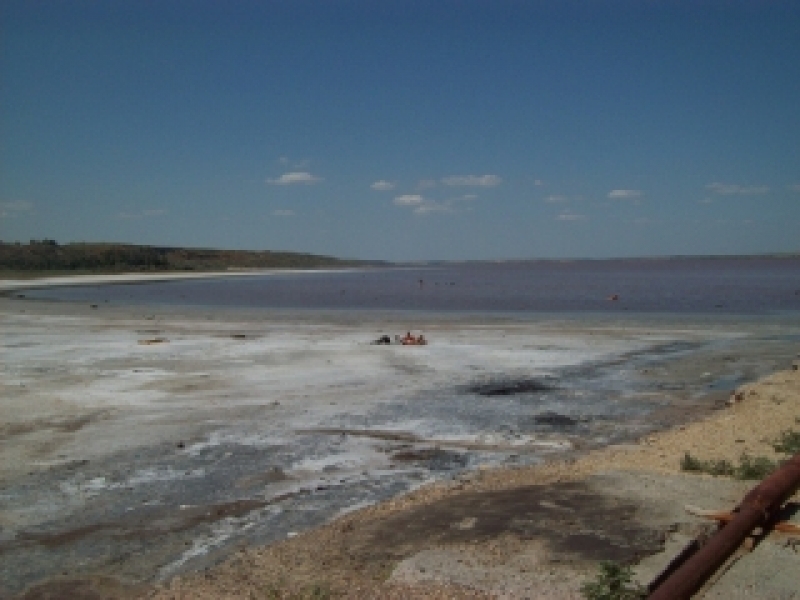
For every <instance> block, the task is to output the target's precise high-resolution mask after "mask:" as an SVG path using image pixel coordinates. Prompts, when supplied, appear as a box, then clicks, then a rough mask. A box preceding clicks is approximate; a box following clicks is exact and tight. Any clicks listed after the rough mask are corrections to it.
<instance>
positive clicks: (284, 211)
mask: <svg viewBox="0 0 800 600" xmlns="http://www.w3.org/2000/svg"><path fill="white" fill-rule="evenodd" d="M272 215H273V216H275V217H293V216H294V211H293V210H291V209H288V208H279V209H277V210H273V211H272Z"/></svg>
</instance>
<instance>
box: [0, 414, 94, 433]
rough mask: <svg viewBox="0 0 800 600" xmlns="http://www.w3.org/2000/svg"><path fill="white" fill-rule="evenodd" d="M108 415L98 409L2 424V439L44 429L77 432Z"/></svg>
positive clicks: (0, 428) (0, 426)
mask: <svg viewBox="0 0 800 600" xmlns="http://www.w3.org/2000/svg"><path fill="white" fill-rule="evenodd" d="M108 415H109V413H108V411H98V412H93V413H88V414H85V415H79V416H75V417H61V418H59V417H55V418H49V419H36V420H33V421H25V422H21V423H9V424H7V425H0V440H2V439H7V438H11V437H14V436H18V435H26V434H29V433H35V432H37V431H40V430H43V429H47V430H51V431H57V432H60V433H75V432H76V431H79V430H81V429H83V428H84V427H86V426H87V425H89V424H90V423H92V422H93V421H96V420H99V419H102V418H105V417H107V416H108Z"/></svg>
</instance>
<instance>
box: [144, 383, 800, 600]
mask: <svg viewBox="0 0 800 600" xmlns="http://www.w3.org/2000/svg"><path fill="white" fill-rule="evenodd" d="M737 394H738V396H739V398H740V400H739V401H737V402H735V403H733V404H732V405H731V406H730V407H729V408H726V409H724V410H722V411H721V412H718V413H716V414H714V415H712V416H709V417H707V418H704V419H702V420H700V421H697V422H694V423H689V424H687V425H685V426H680V427H678V428H676V429H673V430H670V431H665V432H661V433H657V434H653V435H649V436H647V437H646V438H644V439H642V440H641V441H640V443H638V444H635V445H627V446H622V447H620V446H618V447H608V448H605V449H601V450H597V451H594V452H591V453H589V454H587V455H585V456H583V457H580V458H578V459H577V460H575V461H568V462H552V463H548V464H545V465H541V466H537V467H533V468H525V469H513V470H492V471H484V472H479V473H476V474H474V475H473V476H470V477H469V478H466V479H464V480H463V481H461V482H459V483H456V484H450V485H435V486H431V487H427V488H424V489H421V490H419V491H417V492H414V493H412V494H409V495H407V496H404V497H402V498H398V499H396V500H393V501H391V502H387V503H384V504H382V505H379V506H375V507H371V508H368V509H365V510H363V511H360V512H358V513H355V514H352V515H349V516H347V517H344V518H341V519H339V520H337V521H335V522H333V523H331V524H329V525H327V526H325V527H323V528H321V529H319V530H316V531H313V532H309V533H308V534H305V535H301V536H298V537H296V538H294V539H291V540H287V541H286V542H283V543H280V544H276V545H274V546H272V547H269V548H263V549H253V548H250V549H245V550H243V551H242V552H241V553H240V554H239V555H238V556H237V557H236V558H234V559H232V560H230V561H229V562H227V563H225V564H224V565H221V566H220V567H218V568H215V569H212V570H209V571H207V572H205V573H202V574H198V575H195V576H189V577H182V578H176V579H175V580H173V581H171V582H169V583H167V584H165V585H164V586H162V587H160V588H158V589H156V590H153V591H150V592H148V593H146V594H144V596H143V597H146V598H159V599H167V598H187V599H188V598H198V599H200V598H248V597H261V596H259V594H264V593H266V592H268V591H270V590H273V591H274V590H283V591H284V592H285V593H286V594H289V593H304V592H303V590H305V593H309V594H310V592H309V590H313V589H315V587H316V588H319V589H324V590H328V591H330V593H331V595H332V596H333V597H346V598H484V597H485V598H580V597H581V596H580V594H579V587H580V584H581V582H583V581H584V580H585V579H586V578H588V577H590V576H591V574H592V573H593V572H594V569H595V566H596V564H597V561H598V560H601V559H605V558H612V557H613V556H612V555H614V554H616V555H617V557H618V558H624V559H628V560H630V559H634V560H636V559H642V560H639V561H638V566H637V569H636V572H637V574H638V576H639V578H640V579H641V580H642V581H647V580H648V579H649V578H650V577H652V576H653V575H654V574H656V573H657V572H658V571H659V570H660V569H661V568H663V566H664V565H665V564H666V563H667V562H668V560H669V558H670V557H671V556H673V555H674V554H675V553H676V552H677V550H679V549H680V548H681V547H682V545H683V544H685V543H686V542H687V541H688V540H689V539H690V538H691V536H692V535H694V534H696V533H697V532H699V531H700V530H701V529H702V528H704V527H706V526H707V525H706V522H705V521H703V520H702V519H699V518H697V517H693V516H691V515H689V514H688V513H686V512H685V511H684V508H683V507H684V505H685V504H691V505H700V506H702V507H704V508H709V509H732V508H733V507H734V506H735V504H736V502H737V501H738V500H739V499H740V498H741V496H742V494H743V493H744V492H745V491H746V490H748V489H750V488H751V487H752V486H753V485H755V484H754V483H753V482H739V481H732V480H730V479H727V478H714V477H710V476H707V475H694V474H687V473H682V472H681V470H680V468H679V465H680V460H681V458H682V457H683V456H684V453H686V452H690V453H691V454H692V455H694V456H696V457H703V458H707V459H727V460H730V461H732V462H734V463H735V462H737V460H738V459H739V457H740V456H741V455H742V453H743V452H744V453H748V454H750V455H751V456H767V457H770V458H774V459H777V458H780V455H777V454H776V453H775V451H774V450H773V448H772V443H771V442H772V441H773V440H775V439H777V438H778V436H779V435H780V434H781V432H782V431H785V430H786V429H790V428H794V430H800V371H797V370H784V371H779V372H777V373H774V374H773V375H771V376H769V377H766V378H764V379H762V380H760V381H758V382H757V383H753V384H748V385H744V386H742V387H741V388H740V389H738V390H737ZM559 488H561V491H560V492H558V491H555V492H554V491H553V490H558V489H559ZM548 490H549V491H548ZM548 494H549V495H550V496H552V498H549V497H548ZM576 499H577V500H576ZM794 500H795V501H797V500H800V497H798V496H795V497H794ZM557 502H562V503H563V504H562V506H561V507H559V506H558V504H557ZM487 504H488V505H489V506H487ZM503 505H505V507H506V508H509V509H511V508H513V509H516V510H517V511H518V512H516V514H508V515H505V518H498V517H497V515H496V514H495V513H494V511H493V507H494V508H496V507H498V506H500V507H502V506H503ZM559 509H560V510H563V511H565V512H567V514H568V518H567V519H566V520H565V521H562V524H563V526H564V527H567V528H573V531H572V532H571V533H574V534H577V533H581V532H582V533H584V534H585V533H586V531H587V529H588V527H591V528H593V530H594V531H593V532H592V535H594V537H595V538H596V539H595V540H594V544H593V543H592V540H591V539H590V538H591V537H592V536H591V535H587V536H586V539H584V540H583V542H582V544H581V542H580V541H579V540H578V541H577V543H576V544H575V545H573V546H572V547H570V545H569V544H564V543H563V541H564V540H563V539H561V540H559V539H556V538H557V537H558V535H552V534H550V535H545V534H544V533H542V532H539V535H536V534H533V535H527V536H526V535H522V536H521V535H519V532H520V528H519V526H518V523H517V526H516V527H515V523H514V521H515V519H519V518H523V519H530V520H533V519H535V518H541V519H545V520H548V521H549V522H550V523H551V524H554V523H556V522H558V517H553V516H552V515H549V516H548V515H547V513H558V512H559ZM520 512H522V513H524V514H522V515H520ZM623 513H624V516H622V517H621V518H622V519H623V520H627V521H626V522H623V521H616V522H612V523H607V522H606V523H602V522H598V521H599V520H600V519H601V518H602V517H604V516H605V517H613V515H617V516H619V515H623ZM482 519H485V520H486V521H491V523H490V524H489V525H487V526H486V527H482V523H481V520H482ZM630 522H638V524H639V526H638V528H637V527H634V526H631V525H630ZM792 522H795V523H800V518H798V516H797V515H795V516H794V517H793V518H792ZM575 529H578V530H579V531H575ZM615 531H616V533H617V534H620V533H624V534H625V535H627V536H628V537H629V539H628V540H624V541H620V540H616V541H617V542H618V543H617V544H616V545H615V544H614V543H611V544H606V545H603V544H602V543H601V542H598V540H601V539H602V538H603V536H604V535H605V536H606V537H607V538H608V539H612V538H613V537H614V535H615ZM561 537H562V538H563V534H562V535H561ZM637 537H640V538H648V537H649V538H650V539H649V540H645V543H643V544H638V545H637V541H636V538H637ZM796 541H797V538H795V540H794V542H793V540H792V539H791V537H790V536H787V535H785V534H779V533H774V532H773V533H772V534H771V535H770V536H769V537H768V538H766V539H765V540H764V541H762V542H761V543H760V544H759V545H758V546H757V547H756V549H755V550H754V551H753V552H752V553H749V554H746V555H744V556H743V557H742V558H740V559H739V561H738V562H736V563H735V564H734V565H733V567H731V568H730V570H728V571H727V572H726V573H725V574H724V575H723V576H722V577H721V578H720V579H719V580H718V581H717V582H716V584H715V585H714V587H713V588H712V589H711V590H710V591H708V592H707V594H706V596H705V597H707V598H765V599H766V598H795V597H798V593H800V592H798V590H800V575H798V574H799V573H800V554H799V553H798V552H797V549H796V545H794V543H796ZM559 542H562V543H559ZM612 542H613V540H612ZM628 544H629V545H628ZM648 544H650V546H651V547H650V548H648ZM596 546H599V548H597V547H596ZM658 546H663V547H664V551H663V552H652V549H653V547H658ZM625 550H629V551H630V552H627V556H626V552H625ZM604 551H605V552H604ZM648 552H650V553H649V555H647V556H637V554H647V553H648ZM268 597H269V596H268ZM276 597H277V596H276ZM308 597H312V596H311V595H309V596H308Z"/></svg>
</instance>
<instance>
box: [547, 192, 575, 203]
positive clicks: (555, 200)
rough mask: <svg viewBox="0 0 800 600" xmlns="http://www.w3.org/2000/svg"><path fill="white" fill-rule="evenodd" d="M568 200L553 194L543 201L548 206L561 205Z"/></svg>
mask: <svg viewBox="0 0 800 600" xmlns="http://www.w3.org/2000/svg"><path fill="white" fill-rule="evenodd" d="M568 200H569V199H568V198H567V197H566V196H559V195H558V194H553V195H552V196H548V197H547V198H545V199H544V201H545V202H547V203H549V204H563V203H564V202H567V201H568Z"/></svg>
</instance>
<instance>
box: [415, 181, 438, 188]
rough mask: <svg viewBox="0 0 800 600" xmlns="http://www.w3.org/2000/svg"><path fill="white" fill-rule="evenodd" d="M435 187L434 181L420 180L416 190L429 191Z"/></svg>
mask: <svg viewBox="0 0 800 600" xmlns="http://www.w3.org/2000/svg"><path fill="white" fill-rule="evenodd" d="M435 187H436V180H435V179H420V180H419V183H417V189H420V190H429V189H431V188H435Z"/></svg>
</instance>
